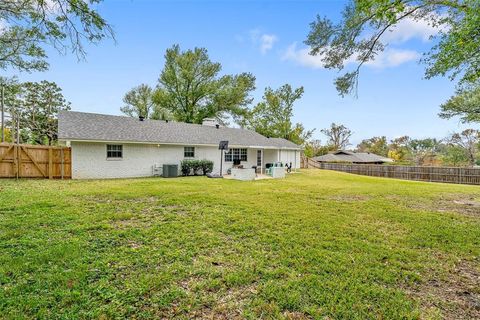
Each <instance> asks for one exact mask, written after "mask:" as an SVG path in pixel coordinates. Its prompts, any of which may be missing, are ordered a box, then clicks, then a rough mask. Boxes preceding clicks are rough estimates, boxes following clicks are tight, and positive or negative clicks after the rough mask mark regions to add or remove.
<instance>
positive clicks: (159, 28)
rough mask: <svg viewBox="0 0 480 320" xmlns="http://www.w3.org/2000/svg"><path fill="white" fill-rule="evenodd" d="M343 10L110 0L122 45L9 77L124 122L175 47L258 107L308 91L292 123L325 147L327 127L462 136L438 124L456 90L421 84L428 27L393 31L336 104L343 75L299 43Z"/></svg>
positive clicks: (360, 134)
mask: <svg viewBox="0 0 480 320" xmlns="http://www.w3.org/2000/svg"><path fill="white" fill-rule="evenodd" d="M342 7H343V2H342V1H334V0H332V1H320V0H318V1H313V0H311V1H308V0H305V1H301V0H300V1H293V0H291V1H288V0H276V1H274V0H271V1H260V0H259V1H254V0H243V1H226V0H225V1H220V0H217V1H212V0H210V1H201V0H197V1H193V0H191V1H186V0H184V1H178V0H177V1H173V0H171V1H154V0H150V1H148V0H106V1H105V2H104V3H102V4H100V5H99V6H98V10H99V11H100V12H101V13H102V15H103V16H104V17H105V18H106V19H107V20H108V21H109V22H110V23H111V24H112V25H113V27H114V30H115V33H116V40H117V41H116V43H114V42H113V41H110V40H106V41H104V42H102V43H101V44H99V45H97V46H93V45H89V46H87V51H88V56H87V59H86V61H80V62H78V61H77V59H76V57H75V56H73V55H67V56H61V55H59V54H57V53H56V52H55V51H52V50H49V56H50V59H49V62H50V70H49V71H47V72H43V73H31V74H28V73H21V74H18V73H13V72H9V73H10V75H12V74H17V75H18V78H19V79H20V80H22V81H26V80H43V79H46V80H50V81H55V82H57V83H58V84H59V85H60V86H61V87H62V88H63V90H64V95H65V97H66V98H67V99H68V100H69V101H70V102H71V103H72V109H73V110H77V111H87V112H98V113H107V114H120V111H119V108H120V107H121V106H122V97H123V95H124V93H125V92H126V91H128V90H129V89H130V88H132V87H134V86H136V85H138V84H140V83H148V84H150V85H152V86H155V84H156V81H157V78H158V75H159V73H160V71H161V69H162V66H163V63H164V58H163V55H164V52H165V50H166V49H167V48H169V47H171V46H172V45H173V44H175V43H178V44H180V46H181V48H182V49H187V48H193V47H195V46H198V47H205V48H207V49H208V51H209V55H210V57H211V59H212V60H213V61H218V62H221V63H222V65H223V70H222V72H223V73H240V72H251V73H253V74H254V75H255V76H256V78H257V82H256V85H257V90H256V92H255V93H254V97H255V98H256V101H259V99H260V98H261V96H262V93H263V90H264V88H265V87H266V86H271V87H273V88H276V87H278V86H281V85H283V84H285V83H290V84H291V85H292V86H294V87H298V86H303V87H304V88H305V94H304V96H303V98H302V99H301V100H300V101H299V102H298V103H297V106H296V110H295V120H296V121H299V122H302V123H303V124H304V125H305V126H306V127H307V128H317V130H316V133H315V137H316V138H319V139H322V140H323V141H325V138H324V137H323V136H322V134H321V133H320V129H322V128H325V127H328V126H329V124H330V123H331V122H336V123H342V124H344V125H346V126H347V127H349V128H350V129H352V130H353V131H354V133H355V134H354V137H353V139H352V142H353V143H354V144H356V143H358V142H360V141H361V140H362V139H364V138H369V137H372V136H378V135H386V136H387V137H388V138H394V137H397V136H401V135H405V134H407V135H410V136H412V137H427V136H432V137H439V138H441V137H444V136H446V135H448V134H449V133H451V132H453V131H458V130H461V129H462V128H463V127H464V126H461V125H460V124H459V122H458V120H456V119H455V120H443V119H440V118H438V116H437V113H438V111H439V105H440V104H441V103H442V102H443V101H445V100H446V99H447V98H448V97H449V96H450V95H451V94H453V92H454V84H453V83H451V82H450V81H449V80H448V79H442V78H438V79H432V80H423V79H422V77H423V70H424V67H423V66H422V65H419V64H418V58H419V57H420V56H421V53H422V52H423V51H425V50H426V49H428V48H429V47H430V46H431V42H430V40H428V36H429V35H430V34H432V33H434V32H435V30H433V29H432V28H431V27H430V26H428V25H426V24H424V23H415V22H407V23H405V24H403V25H401V26H400V27H399V28H398V29H397V30H395V31H394V32H391V33H389V34H388V35H387V37H389V40H391V42H392V44H391V45H390V47H388V48H387V50H386V52H385V53H384V54H382V55H381V56H380V57H379V58H378V59H377V60H376V61H375V62H373V63H371V64H370V65H368V66H366V67H365V68H364V69H363V70H362V71H361V75H360V84H359V92H358V98H354V97H347V98H341V97H339V96H338V94H337V92H336V90H335V87H334V85H333V80H334V78H335V76H336V75H337V73H336V72H335V71H329V70H325V69H323V68H322V67H321V65H320V63H319V60H318V59H315V58H312V57H309V56H308V54H307V50H308V48H306V47H305V45H304V44H303V41H304V40H305V38H306V35H307V33H308V31H309V23H310V22H312V21H313V20H314V19H315V16H316V14H320V15H326V16H329V17H332V18H334V19H338V17H339V16H340V12H341V10H342Z"/></svg>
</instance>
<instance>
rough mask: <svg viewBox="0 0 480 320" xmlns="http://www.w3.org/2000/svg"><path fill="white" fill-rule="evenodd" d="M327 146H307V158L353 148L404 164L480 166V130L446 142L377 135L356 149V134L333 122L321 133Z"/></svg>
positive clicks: (455, 135) (311, 142)
mask: <svg viewBox="0 0 480 320" xmlns="http://www.w3.org/2000/svg"><path fill="white" fill-rule="evenodd" d="M321 132H322V133H323V134H324V135H325V136H326V143H324V144H322V142H321V141H320V140H318V139H313V140H309V141H307V142H306V144H305V155H306V156H307V157H316V156H321V155H325V154H327V153H329V152H332V151H337V150H344V149H352V150H354V151H356V152H368V153H374V154H377V155H380V156H383V157H389V158H391V159H394V160H395V163H396V164H404V165H419V166H422V165H443V166H474V165H480V130H475V129H465V130H463V131H462V132H458V133H453V134H451V135H449V136H448V137H445V138H444V139H436V138H423V139H414V138H411V137H409V136H402V137H398V138H395V139H391V140H388V139H387V137H385V136H377V137H372V138H369V139H364V140H362V141H361V142H360V143H359V144H358V145H357V146H356V147H353V146H352V145H351V144H350V137H351V136H352V134H353V133H352V131H351V130H350V129H348V128H347V127H345V126H343V125H339V124H335V123H332V124H331V126H330V128H326V129H323V130H321Z"/></svg>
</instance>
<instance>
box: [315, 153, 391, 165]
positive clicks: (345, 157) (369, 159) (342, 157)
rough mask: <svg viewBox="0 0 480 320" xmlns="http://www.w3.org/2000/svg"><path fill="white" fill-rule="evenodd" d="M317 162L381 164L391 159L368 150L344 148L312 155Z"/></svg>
mask: <svg viewBox="0 0 480 320" xmlns="http://www.w3.org/2000/svg"><path fill="white" fill-rule="evenodd" d="M313 160H315V161H317V162H349V163H363V164H382V163H386V162H393V159H390V158H386V157H382V156H379V155H377V154H374V153H369V152H353V151H346V150H338V151H335V152H332V153H329V154H326V155H323V156H318V157H314V158H313Z"/></svg>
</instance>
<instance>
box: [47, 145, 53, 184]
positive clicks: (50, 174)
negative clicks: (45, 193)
mask: <svg viewBox="0 0 480 320" xmlns="http://www.w3.org/2000/svg"><path fill="white" fill-rule="evenodd" d="M48 179H53V147H52V146H48Z"/></svg>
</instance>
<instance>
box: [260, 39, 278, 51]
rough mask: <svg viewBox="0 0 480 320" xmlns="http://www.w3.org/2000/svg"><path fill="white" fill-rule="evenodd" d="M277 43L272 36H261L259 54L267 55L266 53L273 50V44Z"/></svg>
mask: <svg viewBox="0 0 480 320" xmlns="http://www.w3.org/2000/svg"><path fill="white" fill-rule="evenodd" d="M277 41H278V38H277V36H276V35H274V34H262V36H261V37H260V52H261V53H262V54H265V53H267V51H269V50H271V49H272V48H273V45H274V44H275V42H277Z"/></svg>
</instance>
